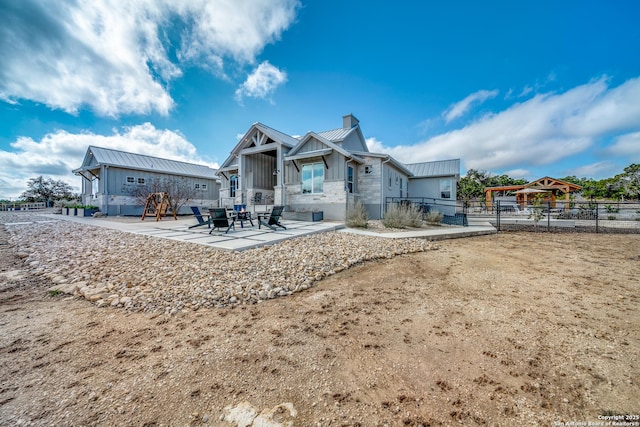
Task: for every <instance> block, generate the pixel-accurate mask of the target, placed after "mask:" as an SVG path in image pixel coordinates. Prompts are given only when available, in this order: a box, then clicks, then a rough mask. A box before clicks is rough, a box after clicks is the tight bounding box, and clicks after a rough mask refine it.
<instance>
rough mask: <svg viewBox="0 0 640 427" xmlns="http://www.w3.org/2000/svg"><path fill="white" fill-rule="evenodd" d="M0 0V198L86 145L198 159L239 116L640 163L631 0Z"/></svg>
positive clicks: (425, 152)
mask: <svg viewBox="0 0 640 427" xmlns="http://www.w3.org/2000/svg"><path fill="white" fill-rule="evenodd" d="M364 6H365V3H362V2H345V1H337V0H322V1H318V0H309V1H305V0H184V1H179V2H177V1H170V0H136V1H135V2H125V1H120V0H0V58H2V60H1V61H0V199H4V198H15V197H17V196H18V195H19V194H20V193H22V192H23V191H24V190H25V188H26V186H25V183H26V181H27V180H28V179H29V178H30V177H35V176H39V175H44V176H45V177H52V178H55V179H63V180H65V181H67V182H68V183H70V184H71V185H72V186H73V187H75V190H76V191H79V187H80V178H79V177H76V176H73V175H72V174H71V170H72V169H74V168H77V167H79V166H80V164H81V162H82V158H83V156H84V154H85V152H86V149H87V146H88V145H97V146H102V147H109V148H115V149H120V150H125V151H131V152H138V153H143V154H149V155H154V156H158V157H166V158H172V159H178V160H184V161H191V162H196V163H202V164H208V165H211V166H213V167H216V166H217V165H218V164H220V163H222V162H223V161H224V160H225V158H226V157H227V155H228V154H229V152H230V151H231V150H232V149H233V147H234V146H235V144H236V142H237V140H238V137H239V135H242V134H244V133H245V132H246V131H247V130H248V129H249V127H250V126H251V124H252V123H254V122H262V123H264V124H266V125H268V126H270V127H273V128H275V129H278V130H281V131H283V132H286V133H289V134H291V135H301V134H304V133H305V132H307V131H309V130H313V131H323V130H329V129H334V128H337V127H340V126H341V124H342V120H341V117H342V116H343V115H345V114H349V113H353V114H354V115H355V116H356V117H358V119H359V120H360V124H361V127H362V130H363V133H364V135H365V137H366V138H367V139H368V143H369V147H370V149H371V150H372V151H376V152H387V153H390V154H392V155H393V156H394V157H395V158H397V159H398V160H400V161H403V162H406V163H413V162H420V161H431V160H442V159H449V158H460V159H461V160H462V171H461V172H462V173H463V174H464V172H465V171H466V170H467V169H469V168H476V169H482V170H486V171H490V172H492V173H495V174H502V173H507V174H509V175H511V176H514V177H523V178H527V179H534V178H538V177H541V176H544V175H549V176H555V177H564V176H566V175H578V176H586V177H592V178H596V179H599V178H604V177H608V176H613V175H615V174H617V173H619V172H621V171H622V169H623V168H624V167H625V166H627V165H629V164H630V163H640V25H638V23H637V21H638V16H640V2H637V1H635V0H615V1H611V0H603V1H596V0H563V1H560V2H559V1H556V0H538V1H535V2H521V1H511V0H502V1H485V2H478V1H475V0H466V1H465V0H452V1H447V2H431V1H422V0H407V1H403V2H388V1H375V0H374V1H369V2H366V7H364Z"/></svg>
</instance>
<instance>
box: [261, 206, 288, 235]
mask: <svg viewBox="0 0 640 427" xmlns="http://www.w3.org/2000/svg"><path fill="white" fill-rule="evenodd" d="M283 210H284V206H274V207H273V209H271V213H270V214H258V229H260V228H262V226H263V225H264V226H265V227H269V228H270V229H272V230H273V231H276V227H282V228H284V229H285V230H286V229H287V227H285V226H284V225H282V224H280V217H281V216H282V211H283Z"/></svg>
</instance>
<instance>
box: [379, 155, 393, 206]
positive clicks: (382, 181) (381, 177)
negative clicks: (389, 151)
mask: <svg viewBox="0 0 640 427" xmlns="http://www.w3.org/2000/svg"><path fill="white" fill-rule="evenodd" d="M390 161H391V157H389V156H387V160H384V161H383V162H382V163H381V164H380V197H381V198H382V200H381V201H380V218H383V217H384V203H385V202H384V199H385V197H384V164H385V163H388V162H390ZM389 173H391V172H389Z"/></svg>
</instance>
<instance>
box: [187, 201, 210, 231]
mask: <svg viewBox="0 0 640 427" xmlns="http://www.w3.org/2000/svg"><path fill="white" fill-rule="evenodd" d="M191 210H192V211H193V216H195V217H196V219H197V220H198V223H197V224H196V225H192V226H190V227H189V228H195V227H200V226H201V225H206V226H207V227H209V228H211V216H209V217H207V219H204V217H205V216H204V215H202V214H201V213H200V209H199V208H198V207H197V206H191Z"/></svg>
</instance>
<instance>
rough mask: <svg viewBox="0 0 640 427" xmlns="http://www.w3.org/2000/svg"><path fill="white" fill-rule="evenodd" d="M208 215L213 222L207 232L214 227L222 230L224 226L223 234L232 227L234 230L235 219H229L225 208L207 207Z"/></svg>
mask: <svg viewBox="0 0 640 427" xmlns="http://www.w3.org/2000/svg"><path fill="white" fill-rule="evenodd" d="M209 216H210V218H211V223H212V224H213V227H212V228H211V230H209V234H211V232H212V231H213V230H215V229H216V228H217V229H218V230H219V231H222V229H223V228H225V229H226V230H225V231H224V234H227V233H228V232H229V230H230V229H231V228H232V227H233V229H234V230H235V229H236V226H235V220H234V219H233V218H231V219H230V218H229V217H228V216H227V210H226V209H225V208H213V209H209Z"/></svg>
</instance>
